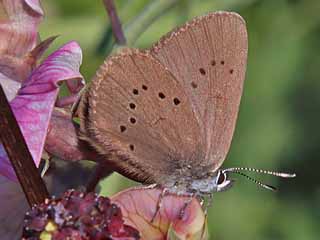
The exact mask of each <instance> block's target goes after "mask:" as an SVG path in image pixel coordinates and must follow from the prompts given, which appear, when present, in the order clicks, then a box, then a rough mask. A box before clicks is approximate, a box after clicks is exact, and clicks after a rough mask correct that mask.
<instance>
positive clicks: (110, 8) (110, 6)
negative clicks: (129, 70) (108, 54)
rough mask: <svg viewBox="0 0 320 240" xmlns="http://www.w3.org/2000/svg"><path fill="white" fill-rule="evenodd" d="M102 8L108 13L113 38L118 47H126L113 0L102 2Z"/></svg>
mask: <svg viewBox="0 0 320 240" xmlns="http://www.w3.org/2000/svg"><path fill="white" fill-rule="evenodd" d="M103 3H104V6H105V8H106V10H107V12H108V15H109V18H110V23H111V27H112V32H113V36H114V38H115V40H116V43H117V44H118V45H126V38H125V36H124V34H123V31H122V27H121V22H120V19H119V17H118V14H117V10H116V8H115V6H114V2H113V0H103Z"/></svg>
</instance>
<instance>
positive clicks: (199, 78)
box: [150, 12, 248, 171]
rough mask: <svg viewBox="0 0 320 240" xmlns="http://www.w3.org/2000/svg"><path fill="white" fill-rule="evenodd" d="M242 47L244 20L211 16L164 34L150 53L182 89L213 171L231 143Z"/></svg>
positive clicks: (240, 82)
mask: <svg viewBox="0 0 320 240" xmlns="http://www.w3.org/2000/svg"><path fill="white" fill-rule="evenodd" d="M247 48H248V47H247V33H246V26H245V22H244V20H243V19H242V18H241V17H240V16H239V15H238V14H236V13H227V12H217V13H210V14H208V15H206V16H201V17H198V18H195V19H194V20H192V21H191V22H188V23H186V24H185V25H184V26H182V27H180V28H178V29H176V30H174V31H172V32H170V33H169V34H167V35H166V36H165V37H163V38H162V39H161V40H160V41H159V42H158V43H156V44H155V45H154V46H153V47H152V48H151V50H150V53H151V54H152V55H153V56H154V57H155V58H156V59H158V60H159V61H160V62H161V63H162V64H163V65H164V66H165V67H167V68H168V69H169V71H170V72H171V73H172V74H173V75H174V76H175V78H176V79H177V80H178V81H179V82H180V83H181V84H182V85H183V86H184V89H185V92H186V93H187V95H188V97H189V98H190V100H191V103H192V108H193V111H194V112H195V115H196V118H197V121H198V122H199V125H200V128H201V130H200V131H201V134H202V136H204V142H205V144H206V146H205V150H204V151H205V154H204V155H205V159H204V161H205V162H206V163H207V164H208V165H210V166H211V170H213V171H214V170H216V169H217V168H219V167H220V165H221V164H222V162H223V161H224V159H225V157H226V154H227V152H228V150H229V147H230V144H231V139H232V135H233V132H234V128H235V123H236V118H237V114H238V108H239V104H240V98H241V95H242V88H243V81H244V77H245V70H246V61H247Z"/></svg>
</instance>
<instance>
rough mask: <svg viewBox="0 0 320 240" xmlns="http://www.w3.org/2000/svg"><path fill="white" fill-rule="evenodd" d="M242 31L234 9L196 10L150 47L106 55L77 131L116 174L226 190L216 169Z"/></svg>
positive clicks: (227, 138)
mask: <svg viewBox="0 0 320 240" xmlns="http://www.w3.org/2000/svg"><path fill="white" fill-rule="evenodd" d="M247 50H248V42H247V31H246V25H245V22H244V20H243V19H242V18H241V17H240V16H239V15H238V14H236V13H229V12H217V13H209V14H208V15H205V16H201V17H197V18H195V19H193V20H192V21H190V22H188V23H186V24H185V25H184V26H182V27H179V28H177V29H176V30H174V31H172V32H170V33H168V34H167V35H166V36H164V37H163V38H162V39H161V40H160V41H159V42H157V43H156V44H155V45H154V46H153V47H152V48H151V49H148V50H144V51H141V50H136V49H131V50H125V51H123V52H122V53H119V54H115V55H113V56H111V57H109V58H107V59H106V61H105V63H104V64H103V65H102V66H101V67H100V69H99V70H98V72H97V74H96V76H95V77H94V79H93V80H92V82H91V84H90V86H89V88H88V89H87V91H86V92H85V93H84V95H83V97H82V101H81V103H80V118H81V130H82V132H83V138H84V139H85V140H86V141H88V142H89V143H90V144H91V145H92V146H93V147H94V148H95V149H96V150H97V151H98V152H99V153H101V154H102V155H103V156H105V161H106V164H111V165H112V166H114V169H115V170H116V171H118V172H119V173H121V174H122V175H124V176H126V177H128V178H130V179H133V180H136V181H138V182H142V183H144V184H154V183H155V184H158V185H161V186H163V187H165V188H166V189H169V191H170V192H174V193H178V194H193V195H196V196H200V197H202V196H205V195H211V194H212V193H213V192H217V191H221V190H224V189H227V188H228V187H230V186H231V184H232V180H230V179H229V177H228V173H231V172H234V173H238V174H241V175H244V176H246V177H247V178H249V179H250V180H253V181H254V182H256V183H257V184H259V185H260V186H263V187H265V188H268V189H274V188H273V187H272V186H269V185H266V184H263V183H260V182H258V181H256V180H254V179H252V178H250V177H249V176H247V175H245V174H243V173H242V172H241V170H249V171H256V172H260V173H265V174H271V175H276V176H280V177H294V176H295V175H294V174H287V173H277V172H270V171H263V170H256V169H251V168H229V169H224V170H220V167H221V164H222V163H223V161H224V160H225V158H226V155H227V153H228V150H229V147H230V144H231V140H232V135H233V132H234V128H235V124H236V119H237V115H238V109H239V104H240V98H241V95H242V89H243V82H244V78H245V70H246V62H247Z"/></svg>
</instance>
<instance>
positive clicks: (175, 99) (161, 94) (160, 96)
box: [158, 92, 181, 106]
mask: <svg viewBox="0 0 320 240" xmlns="http://www.w3.org/2000/svg"><path fill="white" fill-rule="evenodd" d="M158 96H159V98H160V99H165V98H166V95H165V94H164V93H163V92H159V93H158ZM172 101H173V104H174V105H176V106H178V105H179V104H180V103H181V101H180V99H179V98H178V97H174V98H173V100H172Z"/></svg>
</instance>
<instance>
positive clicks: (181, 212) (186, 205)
mask: <svg viewBox="0 0 320 240" xmlns="http://www.w3.org/2000/svg"><path fill="white" fill-rule="evenodd" d="M194 196H195V194H191V195H189V198H188V199H187V200H186V201H185V202H184V204H183V207H182V208H181V209H180V213H179V219H182V218H183V216H184V214H185V212H186V209H187V207H188V206H189V204H190V203H191V201H192V200H193V198H194Z"/></svg>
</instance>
